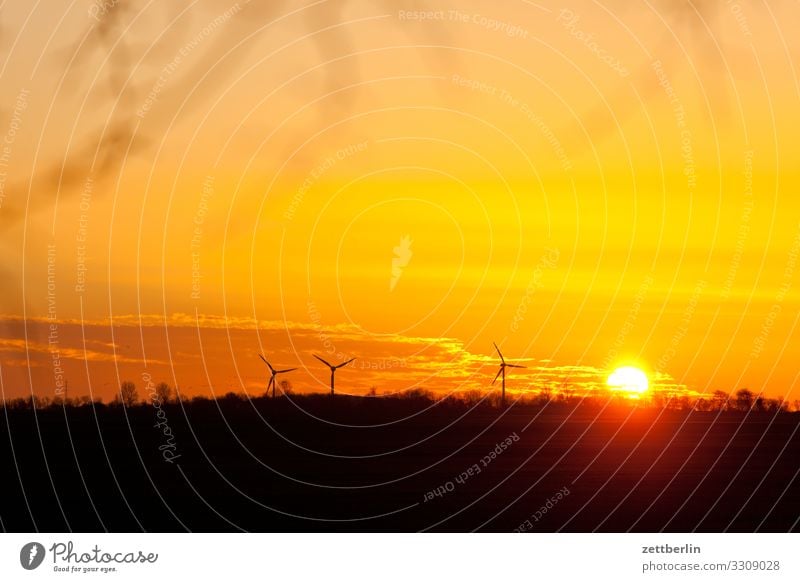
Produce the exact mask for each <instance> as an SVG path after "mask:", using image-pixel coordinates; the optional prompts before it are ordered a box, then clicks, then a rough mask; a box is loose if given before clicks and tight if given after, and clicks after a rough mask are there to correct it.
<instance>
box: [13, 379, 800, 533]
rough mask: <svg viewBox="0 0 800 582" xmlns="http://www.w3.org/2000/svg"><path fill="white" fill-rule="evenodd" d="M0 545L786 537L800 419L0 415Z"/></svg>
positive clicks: (262, 410)
mask: <svg viewBox="0 0 800 582" xmlns="http://www.w3.org/2000/svg"><path fill="white" fill-rule="evenodd" d="M0 414H2V418H3V424H4V425H6V426H5V427H4V429H3V431H2V432H3V433H5V434H3V435H2V438H0V463H2V466H3V467H4V468H5V469H4V473H3V493H2V497H1V498H0V499H2V501H0V518H1V519H2V526H3V528H4V529H5V530H6V531H31V530H40V531H54V532H60V531H69V530H74V531H104V530H108V531H139V530H147V531H185V530H192V531H238V530H247V531H281V532H282V531H303V532H306V531H323V532H337V531H342V532H345V531H420V530H426V531H456V532H460V531H473V530H478V531H493V532H511V531H515V530H517V531H534V532H537V531H538V532H553V531H577V532H586V531H609V532H621V531H644V532H655V531H676V532H686V531H711V532H718V531H736V532H753V531H769V532H773V531H779V532H785V531H790V530H797V529H798V518H800V480H799V479H798V471H799V470H800V435H799V434H798V426H799V425H800V414H798V413H793V412H783V411H782V412H769V411H767V410H759V411H755V410H753V411H751V412H748V413H745V412H741V411H736V410H734V411H703V412H699V411H686V410H664V409H659V408H632V407H630V406H627V405H619V404H609V403H599V402H596V401H592V402H588V403H587V402H583V403H580V402H579V401H575V402H561V403H552V402H551V403H548V404H546V405H543V404H535V403H531V402H529V403H526V404H524V405H520V404H512V405H510V406H509V407H508V408H506V409H503V408H501V407H498V406H495V405H491V404H489V403H486V402H484V403H478V404H475V403H472V404H468V403H465V402H463V401H454V400H450V399H445V400H439V401H434V400H431V399H430V398H428V397H426V396H425V395H424V394H412V395H411V396H409V397H405V398H397V397H395V398H383V397H371V398H370V397H363V398H359V397H347V396H336V397H335V398H331V397H330V396H328V395H324V396H323V395H312V396H298V395H290V396H284V397H279V398H276V399H266V398H254V399H246V398H244V397H242V396H238V395H233V394H231V395H228V396H226V397H223V398H221V399H219V400H216V401H215V400H205V399H195V400H193V401H191V402H171V403H169V404H167V403H163V404H160V405H159V406H153V405H152V404H150V403H147V404H139V405H132V406H122V405H121V404H116V405H103V404H99V403H97V404H94V405H91V404H88V405H84V406H80V407H71V406H66V407H65V406H62V405H51V406H48V407H46V408H43V409H37V410H31V409H30V408H24V407H21V406H19V405H17V406H8V407H6V408H5V409H2V410H0Z"/></svg>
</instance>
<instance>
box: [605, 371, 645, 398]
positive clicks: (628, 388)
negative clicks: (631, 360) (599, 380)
mask: <svg viewBox="0 0 800 582" xmlns="http://www.w3.org/2000/svg"><path fill="white" fill-rule="evenodd" d="M608 385H609V386H610V387H611V388H612V389H614V390H621V391H623V392H628V393H631V394H642V393H644V392H647V388H648V387H649V386H650V382H649V380H648V379H647V374H645V373H644V372H642V371H641V370H640V369H639V368H634V367H632V366H625V367H623V368H617V369H616V370H614V371H613V372H612V373H611V375H610V376H609V377H608Z"/></svg>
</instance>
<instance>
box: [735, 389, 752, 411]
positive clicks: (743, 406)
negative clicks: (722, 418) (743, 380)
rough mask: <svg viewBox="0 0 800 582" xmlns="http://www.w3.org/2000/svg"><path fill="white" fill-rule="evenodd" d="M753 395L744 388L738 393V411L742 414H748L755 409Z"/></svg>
mask: <svg viewBox="0 0 800 582" xmlns="http://www.w3.org/2000/svg"><path fill="white" fill-rule="evenodd" d="M753 400H754V396H753V393H752V392H750V390H748V389H747V388H742V389H741V390H737V391H736V409H737V410H739V411H741V412H747V411H748V410H750V409H751V408H753Z"/></svg>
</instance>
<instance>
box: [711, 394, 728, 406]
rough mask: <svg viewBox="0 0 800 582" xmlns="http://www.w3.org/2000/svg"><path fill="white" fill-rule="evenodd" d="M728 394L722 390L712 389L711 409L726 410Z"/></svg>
mask: <svg viewBox="0 0 800 582" xmlns="http://www.w3.org/2000/svg"><path fill="white" fill-rule="evenodd" d="M727 408H728V394H727V392H723V391H722V390H714V394H713V395H712V396H711V410H727Z"/></svg>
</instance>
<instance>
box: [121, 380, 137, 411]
mask: <svg viewBox="0 0 800 582" xmlns="http://www.w3.org/2000/svg"><path fill="white" fill-rule="evenodd" d="M137 400H139V391H138V390H136V384H134V383H133V382H129V381H127V380H126V381H125V382H123V383H122V384H120V385H119V401H120V402H122V405H123V406H125V407H126V408H129V407H131V406H133V405H134V404H136V401H137Z"/></svg>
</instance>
